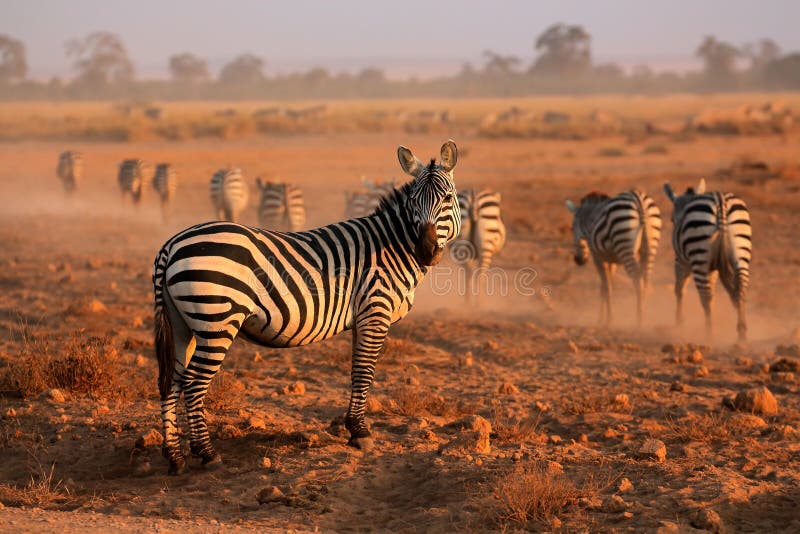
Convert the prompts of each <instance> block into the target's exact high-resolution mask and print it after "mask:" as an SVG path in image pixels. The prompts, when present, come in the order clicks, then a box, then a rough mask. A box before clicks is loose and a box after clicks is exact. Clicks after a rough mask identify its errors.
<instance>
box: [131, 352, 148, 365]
mask: <svg viewBox="0 0 800 534" xmlns="http://www.w3.org/2000/svg"><path fill="white" fill-rule="evenodd" d="M133 363H134V364H136V367H147V365H148V360H147V358H145V357H144V355H143V354H137V355H136V359H135V360H134V362H133Z"/></svg>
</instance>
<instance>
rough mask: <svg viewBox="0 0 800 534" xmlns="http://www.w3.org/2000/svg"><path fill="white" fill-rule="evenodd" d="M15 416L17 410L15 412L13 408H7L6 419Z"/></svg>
mask: <svg viewBox="0 0 800 534" xmlns="http://www.w3.org/2000/svg"><path fill="white" fill-rule="evenodd" d="M16 416H17V410H15V409H14V408H9V409H8V410H6V417H9V418H11V417H16Z"/></svg>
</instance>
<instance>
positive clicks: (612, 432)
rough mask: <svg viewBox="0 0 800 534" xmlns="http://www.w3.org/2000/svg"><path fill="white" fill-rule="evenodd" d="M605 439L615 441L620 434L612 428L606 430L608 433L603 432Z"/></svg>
mask: <svg viewBox="0 0 800 534" xmlns="http://www.w3.org/2000/svg"><path fill="white" fill-rule="evenodd" d="M603 437H604V438H606V439H614V438H618V437H619V432H617V431H616V430H614V429H613V428H611V427H608V428H606V431H605V432H603Z"/></svg>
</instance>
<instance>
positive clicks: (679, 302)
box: [675, 261, 689, 326]
mask: <svg viewBox="0 0 800 534" xmlns="http://www.w3.org/2000/svg"><path fill="white" fill-rule="evenodd" d="M688 281H689V271H688V270H686V269H684V268H683V266H682V265H681V264H680V263H679V262H678V261H676V262H675V324H677V325H678V326H681V325H682V324H683V292H684V290H685V289H686V282H688Z"/></svg>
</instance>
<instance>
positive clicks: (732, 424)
mask: <svg viewBox="0 0 800 534" xmlns="http://www.w3.org/2000/svg"><path fill="white" fill-rule="evenodd" d="M747 421H748V419H747V418H746V417H739V418H737V417H731V416H729V415H726V414H722V413H719V412H711V413H704V414H701V415H697V414H690V415H689V416H687V417H684V418H682V419H677V420H676V419H667V420H666V427H667V433H666V438H667V439H669V440H674V441H680V442H689V441H700V442H703V443H712V442H716V441H723V442H727V441H729V440H731V439H737V438H740V437H742V436H743V435H744V434H746V433H748V431H751V430H753V428H754V427H753V426H751V425H748V424H747Z"/></svg>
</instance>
